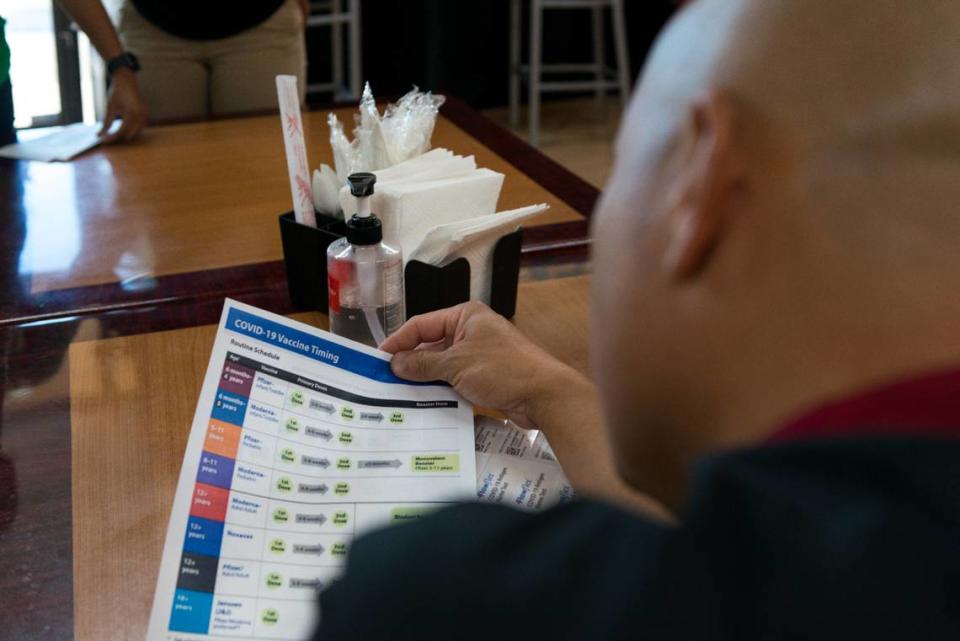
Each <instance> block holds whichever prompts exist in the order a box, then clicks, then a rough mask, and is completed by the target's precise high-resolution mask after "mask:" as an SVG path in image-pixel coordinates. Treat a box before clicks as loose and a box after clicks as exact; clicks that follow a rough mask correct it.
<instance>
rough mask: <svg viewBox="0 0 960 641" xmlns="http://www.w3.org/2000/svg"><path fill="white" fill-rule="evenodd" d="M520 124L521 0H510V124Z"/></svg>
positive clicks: (512, 125)
mask: <svg viewBox="0 0 960 641" xmlns="http://www.w3.org/2000/svg"><path fill="white" fill-rule="evenodd" d="M519 125H520V0H510V126H511V127H513V128H514V129H516V128H517V127H518V126H519Z"/></svg>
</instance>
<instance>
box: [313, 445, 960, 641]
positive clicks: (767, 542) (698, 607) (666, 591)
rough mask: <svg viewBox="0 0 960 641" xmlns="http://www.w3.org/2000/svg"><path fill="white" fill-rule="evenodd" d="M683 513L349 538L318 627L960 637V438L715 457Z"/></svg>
mask: <svg viewBox="0 0 960 641" xmlns="http://www.w3.org/2000/svg"><path fill="white" fill-rule="evenodd" d="M682 523H683V525H682V526H681V527H678V528H671V527H666V526H661V525H658V524H655V523H653V522H650V521H647V520H645V519H643V518H639V517H636V516H633V515H630V514H627V513H624V512H621V511H619V510H617V509H614V508H612V507H609V506H606V505H603V504H599V503H591V502H575V503H572V504H569V505H565V506H562V507H558V508H555V509H553V510H549V511H547V512H544V513H542V514H537V515H531V514H525V513H520V512H516V511H512V510H509V509H507V508H499V507H491V506H484V505H479V504H473V505H463V506H459V507H454V508H451V509H448V510H444V511H441V512H439V513H437V514H435V515H433V516H431V517H427V518H425V519H422V520H421V521H419V522H417V523H413V524H409V525H401V526H398V527H395V528H392V529H389V530H385V531H381V532H377V533H374V534H371V535H369V536H367V537H364V538H361V539H359V540H358V541H357V542H356V543H355V545H354V547H353V549H352V551H351V557H350V561H349V565H348V568H347V571H346V574H345V575H344V577H343V578H342V579H341V580H340V581H338V582H336V583H334V584H333V585H332V586H331V587H330V588H329V589H328V590H326V591H325V592H324V593H323V594H322V595H321V627H320V629H319V631H318V632H317V636H316V639H318V640H322V641H339V640H344V639H371V640H373V639H467V640H469V639H476V640H478V641H479V640H483V641H491V640H492V639H497V640H500V639H527V640H529V639H537V640H551V641H553V640H556V639H626V638H630V639H642V640H645V641H646V640H655V639H684V640H685V641H702V640H707V639H710V640H714V639H716V640H720V639H724V640H726V639H729V640H731V641H734V640H736V641H751V640H757V641H759V640H773V639H776V640H780V639H787V640H792V639H796V640H798V641H799V640H801V639H802V640H816V641H829V640H837V641H840V640H842V641H850V640H852V639H869V640H870V641H881V640H882V641H886V640H890V641H893V640H896V641H905V640H908V639H909V640H913V639H917V640H920V639H923V640H924V641H933V640H940V639H943V640H945V641H946V640H951V641H955V640H956V639H960V439H954V440H950V439H935V438H926V437H875V438H869V437H867V438H864V437H859V438H842V439H837V440H820V441H811V442H799V443H790V444H786V445H776V446H767V447H762V448H757V449H753V450H747V451H741V452H736V453H730V454H725V455H722V456H717V457H713V458H711V459H708V460H706V461H704V462H702V463H701V465H699V466H698V470H697V474H696V480H695V482H694V485H693V490H692V494H691V500H690V501H689V503H688V505H687V507H686V509H685V511H684V513H683V515H682Z"/></svg>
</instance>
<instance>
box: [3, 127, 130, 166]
mask: <svg viewBox="0 0 960 641" xmlns="http://www.w3.org/2000/svg"><path fill="white" fill-rule="evenodd" d="M119 124H120V123H119V122H117V123H115V124H114V127H115V128H117V127H119ZM100 127H101V125H99V124H95V125H85V124H83V123H77V124H75V125H67V126H65V127H55V128H51V129H54V131H51V133H45V134H43V135H38V136H37V137H30V133H26V134H24V133H21V134H20V136H21V137H22V138H24V140H20V141H19V142H15V143H12V144H9V145H6V146H5V147H0V158H13V159H15V160H37V161H40V162H54V161H63V162H66V161H68V160H71V159H73V158H75V157H77V156H79V155H80V154H82V153H83V152H85V151H87V150H88V149H92V148H94V147H96V146H97V145H99V144H100V143H101V142H102V139H101V138H100V136H99V135H97V132H99V131H100Z"/></svg>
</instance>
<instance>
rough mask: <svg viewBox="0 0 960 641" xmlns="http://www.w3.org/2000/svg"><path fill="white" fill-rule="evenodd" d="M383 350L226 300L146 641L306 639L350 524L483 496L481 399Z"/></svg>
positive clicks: (352, 529) (360, 527) (366, 526)
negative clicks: (396, 361) (397, 363)
mask: <svg viewBox="0 0 960 641" xmlns="http://www.w3.org/2000/svg"><path fill="white" fill-rule="evenodd" d="M387 359H388V357H387V356H386V355H384V354H383V353H381V352H378V351H377V350H373V349H370V348H368V347H365V346H363V345H359V344H357V343H353V342H351V341H345V340H344V339H341V338H339V337H337V336H334V335H332V334H329V333H327V332H323V331H321V330H317V329H315V328H312V327H309V326H307V325H304V324H302V323H298V322H295V321H291V320H289V319H286V318H284V317H281V316H277V315H274V314H270V313H268V312H264V311H262V310H258V309H256V308H253V307H249V306H246V305H243V304H241V303H237V302H235V301H231V300H227V301H226V303H225V305H224V311H223V315H222V317H221V320H220V327H219V329H218V332H217V336H216V340H215V342H214V347H213V351H212V354H211V356H210V363H209V365H208V367H207V373H206V376H205V378H204V382H203V387H202V389H201V393H200V400H199V402H198V404H197V410H196V414H195V416H194V419H193V426H192V428H191V432H190V436H189V439H188V441H187V448H186V452H185V454H184V461H183V467H182V469H181V472H180V480H179V484H178V486H177V494H176V497H175V499H174V504H173V510H172V512H171V516H170V522H169V526H168V529H167V537H166V542H165V544H164V550H163V559H162V561H161V565H160V573H159V576H158V578H157V590H156V595H155V597H154V604H153V611H152V613H151V617H150V628H149V632H148V636H147V638H148V641H160V640H163V641H199V640H201V639H203V640H211V639H237V638H248V639H264V640H266V639H292V640H296V639H304V638H306V637H308V636H309V634H310V633H311V631H312V629H313V626H314V625H315V623H316V616H317V599H316V595H317V591H318V590H320V589H322V588H323V586H325V585H327V584H328V583H329V582H330V581H331V580H333V579H334V578H335V577H336V576H337V575H338V574H339V573H340V572H341V571H342V568H343V566H344V562H345V558H346V555H347V554H348V551H349V549H350V544H351V542H352V540H353V538H354V537H355V536H357V535H358V534H360V533H363V532H365V531H368V530H370V529H372V528H376V527H380V526H383V525H388V524H390V523H394V522H399V521H404V520H408V519H414V518H418V517H419V516H420V515H422V514H423V513H425V512H428V511H431V510H433V509H435V508H436V507H438V506H439V505H441V504H443V503H446V502H450V501H454V500H469V499H470V498H472V497H474V496H475V494H476V468H475V456H474V430H473V409H472V407H471V406H470V404H469V403H467V402H465V401H464V400H463V399H462V398H461V397H459V395H457V394H456V392H454V391H453V390H452V389H451V388H450V387H448V386H445V385H417V384H411V383H407V382H405V381H402V380H400V379H398V378H396V377H395V376H394V375H393V373H392V372H391V371H390V367H389V361H388V360H387Z"/></svg>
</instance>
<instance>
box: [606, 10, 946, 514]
mask: <svg viewBox="0 0 960 641" xmlns="http://www.w3.org/2000/svg"><path fill="white" fill-rule="evenodd" d="M958 39H960V3H956V2H953V1H950V0H927V1H922V0H920V1H916V2H911V3H903V2H900V1H894V0H878V1H876V2H871V3H863V2H860V1H856V0H697V1H696V2H693V3H691V4H690V5H689V6H688V7H687V8H686V9H685V10H683V11H682V12H681V13H680V15H679V16H678V17H677V18H676V19H675V20H674V21H673V22H672V23H671V25H669V26H668V28H667V29H666V31H665V32H664V34H663V35H662V36H661V38H660V40H659V41H658V43H657V45H656V46H655V48H654V51H653V53H652V55H651V58H650V60H649V61H648V64H647V67H646V69H645V71H644V74H643V77H642V80H641V83H640V86H639V87H638V89H637V91H636V94H635V96H634V98H633V100H632V103H631V106H630V108H629V111H628V114H627V116H626V118H625V121H624V125H623V128H622V131H621V133H620V138H619V141H618V146H617V163H616V167H615V170H614V175H613V177H612V179H611V181H610V183H609V185H608V186H607V189H606V191H605V194H604V199H603V201H602V203H601V205H600V207H599V208H598V211H597V215H596V218H595V220H596V223H595V235H596V240H595V250H594V257H595V269H596V274H595V279H594V325H595V327H594V331H593V336H594V337H595V344H594V346H593V347H594V356H595V368H596V375H597V377H598V379H599V382H600V384H601V388H602V393H603V396H604V404H605V410H606V412H607V418H608V423H609V425H610V428H611V430H612V434H613V437H614V439H615V442H616V444H617V446H618V448H617V450H618V456H619V457H620V461H619V463H620V465H621V469H622V471H623V472H624V474H625V476H626V477H627V479H628V480H631V481H633V482H635V483H637V484H641V485H643V486H645V487H654V488H657V489H658V490H659V493H660V494H661V496H662V498H665V499H666V500H675V499H676V498H677V497H678V495H679V490H680V488H681V487H682V484H683V481H684V478H685V474H686V466H687V464H688V463H689V461H690V460H691V459H692V458H693V457H695V456H697V455H699V454H701V453H703V452H704V451H708V450H712V449H716V448H722V447H728V446H734V445H739V444H744V443H749V442H755V441H757V440H758V439H761V438H763V437H764V435H765V434H766V433H768V432H769V431H770V430H772V429H773V428H775V426H776V424H777V422H778V421H781V420H783V419H784V418H786V417H788V416H789V415H790V414H791V413H793V412H796V411H798V410H800V409H802V408H803V407H804V406H806V405H809V404H811V403H815V402H818V401H821V400H824V399H825V398H827V397H830V396H833V395H836V394H840V393H844V392H846V391H849V390H851V389H853V388H856V387H860V386H863V385H867V384H870V383H873V382H876V381H880V380H883V379H886V378H891V377H895V376H897V375H900V374H902V373H904V371H907V370H912V369H922V368H926V367H933V366H936V365H938V364H940V363H942V362H945V361H948V360H949V359H955V360H960V342H958V340H957V339H956V338H954V337H953V334H956V333H957V332H956V331H955V329H954V328H955V327H957V326H958V325H957V323H958V322H960V300H958V299H960V297H958V296H956V295H955V294H953V285H954V284H955V283H956V282H957V279H958V278H960V251H958V249H960V247H958V242H960V213H957V212H955V211H954V210H955V209H956V205H955V203H956V202H957V200H958V198H960V64H958V63H957V62H958V61H957V58H958V56H960V53H958V52H957V50H956V43H957V42H958Z"/></svg>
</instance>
